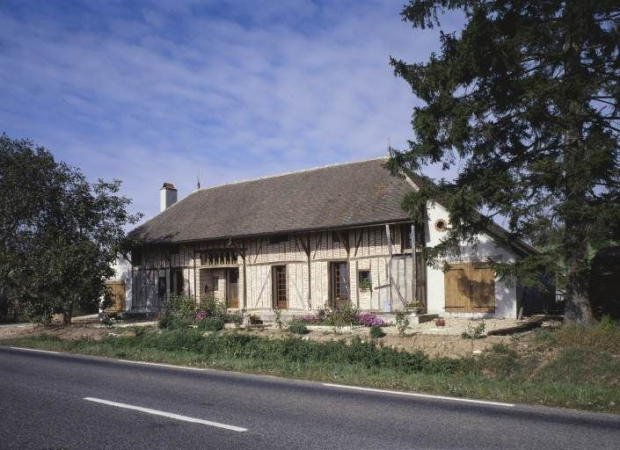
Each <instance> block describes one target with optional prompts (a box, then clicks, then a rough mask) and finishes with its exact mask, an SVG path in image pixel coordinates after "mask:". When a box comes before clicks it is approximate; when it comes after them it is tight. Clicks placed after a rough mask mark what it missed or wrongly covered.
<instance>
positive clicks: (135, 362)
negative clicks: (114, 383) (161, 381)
mask: <svg viewBox="0 0 620 450" xmlns="http://www.w3.org/2000/svg"><path fill="white" fill-rule="evenodd" d="M118 361H122V362H124V363H130V364H142V365H145V366H157V367H168V368H172V369H184V370H198V371H201V372H202V371H204V370H205V369H203V368H200V367H188V366H175V365H174V364H164V363H154V362H147V361H132V360H130V359H119V360H118Z"/></svg>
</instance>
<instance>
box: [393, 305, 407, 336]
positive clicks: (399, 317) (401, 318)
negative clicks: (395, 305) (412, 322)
mask: <svg viewBox="0 0 620 450" xmlns="http://www.w3.org/2000/svg"><path fill="white" fill-rule="evenodd" d="M394 317H395V319H396V328H397V329H398V335H399V336H401V337H402V336H404V335H405V333H406V331H407V329H408V328H409V311H396V312H395V313H394Z"/></svg>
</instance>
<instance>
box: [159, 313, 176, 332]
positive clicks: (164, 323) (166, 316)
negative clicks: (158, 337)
mask: <svg viewBox="0 0 620 450" xmlns="http://www.w3.org/2000/svg"><path fill="white" fill-rule="evenodd" d="M171 323H172V313H170V311H168V310H164V312H162V313H161V314H160V315H159V317H158V319H157V326H158V327H159V328H161V329H162V330H165V329H167V328H169V327H170V325H171Z"/></svg>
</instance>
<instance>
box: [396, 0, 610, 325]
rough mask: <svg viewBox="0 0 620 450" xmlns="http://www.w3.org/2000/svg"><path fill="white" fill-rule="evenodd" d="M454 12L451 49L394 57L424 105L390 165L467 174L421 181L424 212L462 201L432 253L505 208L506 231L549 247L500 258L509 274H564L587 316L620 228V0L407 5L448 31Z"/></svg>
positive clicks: (416, 205)
mask: <svg viewBox="0 0 620 450" xmlns="http://www.w3.org/2000/svg"><path fill="white" fill-rule="evenodd" d="M448 11H455V12H457V13H462V14H464V18H465V24H464V27H463V29H462V31H460V32H458V33H447V32H443V31H441V30H440V34H439V39H440V42H441V50H440V52H439V54H433V55H432V56H431V57H430V59H429V60H428V61H426V62H424V63H415V64H408V63H406V62H403V61H401V60H396V59H392V61H391V64H392V66H393V67H394V70H395V73H396V75H397V76H399V77H402V78H403V79H404V80H406V81H407V83H409V85H410V86H411V88H412V90H413V93H414V94H415V95H416V96H417V97H418V98H419V99H421V100H422V101H423V102H424V103H425V105H424V106H421V107H416V108H415V110H414V113H413V119H412V125H413V129H414V132H415V138H414V140H412V141H411V142H410V144H409V148H408V149H406V150H404V151H402V152H395V155H394V157H393V158H392V159H391V161H390V166H391V167H392V168H393V169H396V168H397V167H403V168H405V169H408V170H413V171H417V170H419V169H420V168H421V167H423V166H427V165H430V164H440V165H441V167H442V168H443V169H444V170H451V171H452V173H454V172H458V173H457V174H456V175H455V176H452V177H448V178H450V180H446V179H442V180H440V181H437V182H433V181H434V180H429V179H424V180H422V181H421V182H420V184H421V189H420V191H419V192H417V193H415V194H412V195H411V196H409V197H408V198H407V199H406V200H405V206H406V207H407V208H408V209H409V210H410V211H411V213H412V214H413V215H414V216H415V215H417V214H419V213H418V211H420V210H421V206H422V205H425V204H426V202H427V201H429V200H431V199H435V200H437V201H439V202H440V203H442V204H443V205H444V206H446V207H447V208H448V209H449V211H450V217H451V224H452V228H451V229H450V230H449V232H448V233H447V239H446V240H445V242H444V243H442V244H440V245H439V246H437V247H434V248H432V249H429V251H428V257H429V258H431V260H435V261H437V260H438V259H439V258H440V257H441V256H445V255H446V254H448V253H450V252H454V251H455V250H454V249H455V247H456V246H458V242H459V240H462V239H466V240H470V241H471V239H472V236H474V235H475V234H477V233H479V232H481V231H483V230H484V229H486V227H487V226H488V225H489V224H490V221H491V219H492V218H493V217H494V216H499V217H504V218H505V220H506V222H507V226H508V229H509V231H510V235H509V236H507V237H506V239H507V240H514V238H523V239H525V240H526V241H527V240H529V241H530V242H532V243H534V244H535V245H536V246H537V247H538V248H539V249H540V250H541V252H540V254H538V255H532V256H529V257H526V258H524V259H523V260H520V261H518V262H517V263H515V264H500V263H497V264H496V269H497V270H498V272H499V273H500V275H519V276H522V277H523V278H524V279H525V280H526V282H530V283H531V282H533V279H534V276H533V274H534V273H535V272H537V271H540V270H543V271H544V272H546V273H547V274H549V275H550V276H554V277H555V279H556V283H557V285H558V286H559V287H562V288H564V289H565V298H566V315H565V318H566V320H568V321H577V322H582V323H587V322H589V321H591V320H592V311H591V306H590V301H589V286H588V283H589V281H588V280H589V276H588V274H589V270H590V264H591V260H592V257H593V256H594V254H595V253H596V251H597V250H598V249H600V248H602V247H604V246H606V245H609V244H610V243H612V242H618V239H619V238H620V198H619V195H620V172H619V164H620V155H619V135H620V110H619V109H618V108H619V103H620V84H619V80H620V57H619V45H620V2H618V0H596V1H594V0H592V1H587V0H545V1H540V0H496V1H492V0H412V1H410V3H409V4H408V5H406V6H405V7H404V9H403V10H402V13H401V14H402V18H403V20H404V21H407V22H410V23H411V24H412V25H413V26H414V27H416V28H422V29H425V28H434V27H440V28H441V23H440V19H441V18H442V17H443V15H444V13H446V12H448ZM476 211H484V212H485V213H486V216H481V215H480V214H478V213H477V212H476Z"/></svg>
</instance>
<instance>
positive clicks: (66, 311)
mask: <svg viewBox="0 0 620 450" xmlns="http://www.w3.org/2000/svg"><path fill="white" fill-rule="evenodd" d="M72 316H73V302H71V303H70V304H69V305H67V306H65V307H64V308H63V311H62V324H63V325H64V326H67V325H71V317H72Z"/></svg>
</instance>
